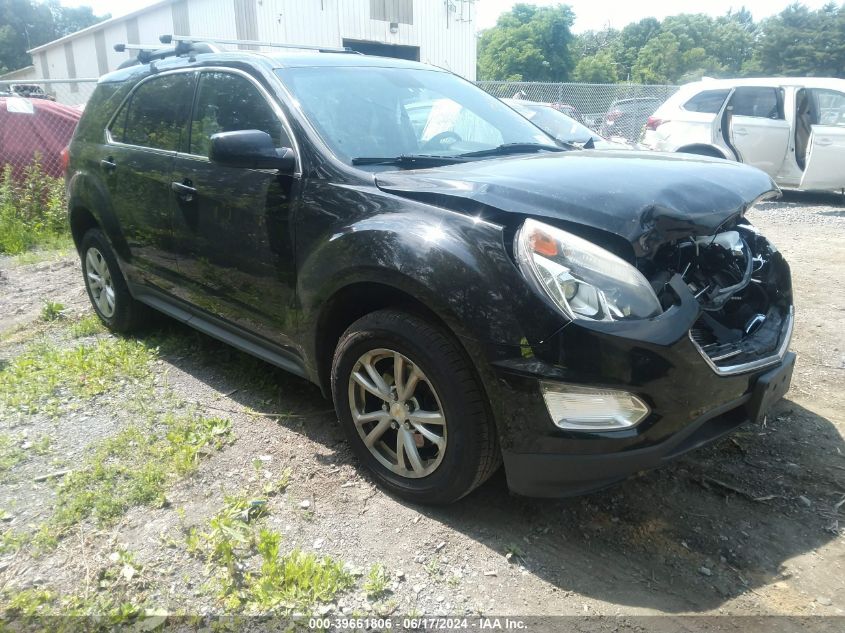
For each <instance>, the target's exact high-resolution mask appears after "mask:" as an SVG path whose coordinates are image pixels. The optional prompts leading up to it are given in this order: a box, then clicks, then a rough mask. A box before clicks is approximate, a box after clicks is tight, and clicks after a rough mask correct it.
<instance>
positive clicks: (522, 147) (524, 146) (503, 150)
mask: <svg viewBox="0 0 845 633" xmlns="http://www.w3.org/2000/svg"><path fill="white" fill-rule="evenodd" d="M539 151H547V152H565V151H566V148H563V147H558V146H557V145H546V144H544V143H505V144H504V145H499V146H498V147H493V148H491V149H482V150H479V151H477V152H466V153H465V154H458V156H461V157H463V158H472V157H475V156H505V155H507V154H525V153H528V152H539Z"/></svg>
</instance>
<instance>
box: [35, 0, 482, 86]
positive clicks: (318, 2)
mask: <svg viewBox="0 0 845 633" xmlns="http://www.w3.org/2000/svg"><path fill="white" fill-rule="evenodd" d="M474 2H475V0H307V1H306V0H173V1H172V2H167V1H164V2H161V3H159V4H157V5H154V6H152V7H150V8H149V9H146V10H144V11H142V12H139V13H137V14H136V15H134V16H129V17H127V18H125V19H117V20H114V21H110V22H108V23H106V24H104V25H103V26H102V27H100V28H96V27H95V28H92V29H89V30H87V32H85V33H83V34H82V35H79V36H76V37H71V38H67V39H64V40H62V41H58V42H56V43H55V44H48V45H46V46H45V47H39V49H36V51H35V52H34V54H33V64H34V66H35V69H36V73H37V76H38V77H41V78H44V79H47V78H50V79H62V78H96V77H99V76H100V75H101V74H103V69H107V70H108V71H112V70H115V69H116V68H117V67H118V65H120V64H121V63H122V62H123V61H125V60H126V59H127V58H128V57H129V55H130V53H117V52H115V50H114V45H115V44H118V43H130V44H137V43H143V44H147V43H150V44H155V43H157V42H158V38H159V36H160V35H163V34H172V33H174V31H175V30H176V27H175V26H174V25H176V26H178V27H179V29H186V28H187V29H188V31H189V32H188V33H179V34H180V35H197V36H205V37H209V38H225V39H251V38H253V37H254V38H257V39H258V40H262V41H272V42H284V43H286V44H315V45H320V46H341V45H342V43H343V40H344V39H351V40H362V41H371V42H379V43H384V44H398V45H404V46H417V47H419V49H420V61H422V62H425V63H429V64H433V65H436V66H440V67H443V68H446V69H449V70H451V71H453V72H455V73H458V74H459V75H463V76H464V77H466V78H467V79H471V80H474V79H475V61H476V37H475V6H474ZM373 12H375V15H377V16H379V17H382V18H384V19H371V17H370V16H371V14H373ZM394 16H395V19H396V20H397V21H396V22H394V23H393V24H391V21H390V20H391V19H394ZM409 22H410V23H409ZM393 31H395V32H393ZM245 35H246V36H248V37H245ZM239 36H240V37H239ZM221 48H236V47H234V46H228V47H227V46H221ZM68 62H71V63H70V64H69V63H68Z"/></svg>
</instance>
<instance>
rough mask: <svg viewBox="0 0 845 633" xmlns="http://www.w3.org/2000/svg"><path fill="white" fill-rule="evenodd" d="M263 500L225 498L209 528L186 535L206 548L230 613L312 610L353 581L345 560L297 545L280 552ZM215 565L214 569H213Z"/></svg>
mask: <svg viewBox="0 0 845 633" xmlns="http://www.w3.org/2000/svg"><path fill="white" fill-rule="evenodd" d="M266 508H267V506H266V502H264V500H262V499H253V500H250V499H247V498H245V497H227V498H226V502H225V505H224V507H223V509H222V510H220V512H218V513H217V514H216V515H215V516H214V517H213V518H212V519H211V521H210V522H209V527H208V530H207V531H205V532H199V531H198V530H197V529H196V528H194V529H192V530H190V531H189V533H188V549H189V551H193V552H194V553H198V552H205V554H206V557H207V561H208V565H209V568H210V571H212V572H214V571H216V572H217V573H216V576H215V577H216V581H217V586H218V597H219V598H220V600H221V601H222V602H223V603H224V604H225V606H226V608H227V609H229V610H232V611H244V612H248V613H249V612H258V611H260V612H266V611H283V612H291V611H293V610H303V611H306V612H307V611H308V610H309V609H311V608H313V607H314V606H315V605H316V604H318V603H324V604H325V603H328V602H331V601H332V600H334V598H335V596H336V595H337V594H338V593H340V592H342V591H345V590H347V589H349V588H350V587H351V586H352V585H353V579H352V576H351V575H350V574H349V573H347V572H346V571H345V570H344V568H343V565H342V563H340V562H338V561H335V560H334V559H332V558H330V557H328V556H317V555H315V554H313V553H305V552H302V551H301V550H298V549H294V550H293V551H291V552H287V553H282V552H281V542H282V535H281V534H279V533H278V532H274V531H272V530H268V529H266V528H262V527H260V526H259V525H258V523H259V519H261V517H263V516H264V515H265V514H266ZM215 566H216V570H215Z"/></svg>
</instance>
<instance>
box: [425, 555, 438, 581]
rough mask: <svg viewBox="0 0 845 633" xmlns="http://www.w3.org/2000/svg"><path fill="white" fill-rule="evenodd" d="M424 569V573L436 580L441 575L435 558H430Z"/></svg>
mask: <svg viewBox="0 0 845 633" xmlns="http://www.w3.org/2000/svg"><path fill="white" fill-rule="evenodd" d="M424 567H425V571H426V572H427V573H428V575H429V576H431V577H432V578H437V577H439V576H440V574H441V569H440V562H439V561H438V560H437V559H436V558H430V559H429V560H428V562H427V563H426V564H425V566H424Z"/></svg>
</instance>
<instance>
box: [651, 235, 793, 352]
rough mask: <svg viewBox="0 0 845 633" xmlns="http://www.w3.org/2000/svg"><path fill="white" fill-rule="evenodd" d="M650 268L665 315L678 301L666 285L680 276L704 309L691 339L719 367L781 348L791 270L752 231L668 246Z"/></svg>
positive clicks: (776, 253)
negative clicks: (667, 309) (673, 303)
mask: <svg viewBox="0 0 845 633" xmlns="http://www.w3.org/2000/svg"><path fill="white" fill-rule="evenodd" d="M649 267H650V268H651V270H652V271H654V272H652V273H651V274H647V277H648V278H649V281H650V282H651V284H652V287H653V288H654V290H655V293H656V294H657V296H658V298H659V299H660V301H661V304H662V305H663V307H664V309H666V308H667V307H669V305H671V304H672V302H673V301H674V300H675V297H674V296H673V295H674V293H673V292H671V291H670V290H669V289H668V285H667V282H668V281H669V279H671V278H672V277H673V276H674V275H675V274H679V275H681V277H682V279H683V280H684V283H685V284H686V286H687V288H688V289H689V291H690V292H691V293H692V294H693V296H695V298H696V299H697V300H698V302H699V304H700V305H701V309H702V315H701V317H700V318H699V319H698V321H697V322H696V323H695V325H694V326H693V328H692V330H691V337H692V339H693V341H694V342H695V343H696V344H697V345H698V346H699V348H700V349H701V351H702V352H703V353H704V354H706V355H707V357H708V358H709V359H710V360H711V361H712V362H713V364H715V365H716V366H717V367H724V366H735V365H737V364H741V363H746V362H752V361H754V360H756V359H759V358H761V357H765V356H767V355H770V354H772V353H774V352H775V351H776V350H777V348H778V347H779V345H780V344H781V342H782V338H783V336H784V335H785V333H784V330H785V328H784V325H785V322H786V319H788V318H790V306H791V303H792V301H791V296H790V295H791V290H790V289H791V283H790V273H789V266H788V265H787V264H786V262H785V261H784V259H783V257H782V256H781V254H780V253H779V252H778V251H777V249H776V248H775V247H774V246H773V245H772V244H771V243H770V242H769V241H768V240H767V239H766V238H765V237H763V236H762V235H761V234H760V233H759V232H758V231H757V230H756V229H755V227H754V226H752V225H750V224H747V223H738V224H736V225H735V226H733V227H731V228H729V229H726V230H723V231H721V232H718V233H716V234H714V235H708V236H691V237H689V238H686V239H683V240H678V241H676V242H673V243H671V244H666V245H664V246H663V247H662V248H661V249H660V250H659V251H658V252H657V253H656V255H655V257H654V258H653V260H652V261H651V262H650V266H649Z"/></svg>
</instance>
